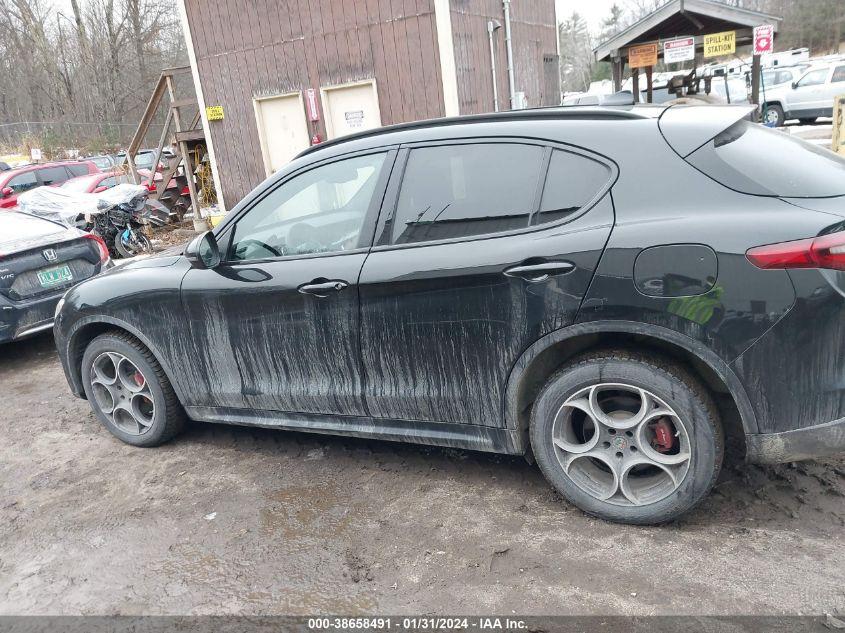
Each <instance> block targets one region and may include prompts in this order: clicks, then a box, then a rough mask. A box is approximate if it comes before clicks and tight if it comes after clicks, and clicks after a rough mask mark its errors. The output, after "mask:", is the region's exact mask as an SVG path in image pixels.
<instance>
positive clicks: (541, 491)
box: [0, 335, 845, 615]
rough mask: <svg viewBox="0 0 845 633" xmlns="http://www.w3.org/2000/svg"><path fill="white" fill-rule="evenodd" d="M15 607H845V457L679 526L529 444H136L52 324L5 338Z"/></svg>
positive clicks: (725, 489) (298, 439) (780, 476)
mask: <svg viewBox="0 0 845 633" xmlns="http://www.w3.org/2000/svg"><path fill="white" fill-rule="evenodd" d="M0 405H2V406H0V430H2V441H0V614H114V613H121V614H145V613H154V614H158V613H167V614H217V613H227V614H229V613H238V614H283V613H284V614H313V613H318V612H322V613H333V614H337V613H344V614H357V613H363V612H372V611H380V612H382V613H404V614H433V613H437V614H454V613H466V614H473V613H482V614H483V613H491V612H495V613H499V614H505V615H507V614H511V613H512V612H513V613H518V614H523V615H527V614H592V613H596V614H642V615H647V614H785V613H786V614H802V613H814V614H820V613H822V614H823V613H840V614H841V613H842V612H843V611H844V610H845V582H843V581H845V529H843V526H845V458H840V459H833V460H827V461H823V462H808V463H802V464H795V465H784V466H778V467H771V468H760V467H755V466H740V467H734V468H730V469H728V470H726V471H725V472H724V474H723V476H722V479H721V481H720V483H719V484H718V486H717V488H716V490H715V492H714V494H712V495H711V497H710V498H709V499H708V500H707V501H706V502H705V503H704V504H702V506H700V508H699V509H697V510H696V511H694V512H693V513H692V514H691V515H690V516H689V517H688V518H686V519H685V520H683V521H682V522H679V523H676V524H673V525H670V526H665V527H660V528H638V527H627V526H619V525H612V524H608V523H604V522H602V521H599V520H595V519H591V518H589V517H587V516H585V515H584V514H582V513H581V512H579V511H578V510H577V509H575V508H573V507H571V506H570V505H568V504H567V503H566V502H564V501H562V500H561V499H560V498H558V497H557V496H556V495H555V494H554V493H553V492H552V491H551V489H550V488H549V487H548V485H547V484H546V483H545V482H544V480H543V478H542V477H541V475H540V473H539V471H538V470H537V469H536V468H535V467H532V466H529V465H528V464H527V463H526V462H525V461H524V460H522V459H517V458H510V457H501V456H495V455H487V454H482V453H473V452H468V451H458V450H444V449H436V448H426V447H419V446H410V445H400V444H393V443H388V442H375V441H364V440H353V439H344V438H333V437H325V436H318V435H305V434H299V433H289V432H282V431H269V430H255V429H246V428H237V427H223V426H214V425H210V424H209V425H203V424H195V425H193V426H192V428H191V429H190V430H189V431H188V432H187V433H186V434H185V435H183V436H181V437H180V438H178V439H177V440H176V441H174V442H172V443H170V444H169V445H167V446H165V447H162V448H158V449H137V448H132V447H129V446H126V445H124V444H121V443H120V442H119V441H117V440H116V439H114V438H113V437H112V436H111V435H110V434H109V433H108V432H106V431H105V429H103V428H101V427H100V425H99V423H98V422H97V421H96V420H95V418H94V416H93V415H92V414H91V413H90V411H89V409H88V404H87V403H86V402H84V401H81V400H77V399H75V398H73V397H72V396H71V395H70V394H69V392H68V389H67V386H66V383H65V381H64V377H63V374H62V371H61V368H60V367H59V363H58V360H57V358H56V354H55V351H54V349H53V341H52V339H51V337H50V336H49V335H47V336H42V337H39V338H35V339H31V340H28V341H23V342H20V343H15V344H11V345H6V346H3V347H0Z"/></svg>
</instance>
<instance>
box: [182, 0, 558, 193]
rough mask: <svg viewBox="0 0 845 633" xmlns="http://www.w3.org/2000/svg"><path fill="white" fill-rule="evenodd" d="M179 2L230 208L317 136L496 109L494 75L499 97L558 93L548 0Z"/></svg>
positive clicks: (517, 102)
mask: <svg viewBox="0 0 845 633" xmlns="http://www.w3.org/2000/svg"><path fill="white" fill-rule="evenodd" d="M179 4H180V11H181V15H182V21H183V26H184V30H185V37H186V40H187V43H188V52H189V57H190V61H191V67H192V71H193V77H194V84H195V88H196V91H197V96H198V100H199V104H200V110H201V113H202V117H203V121H202V122H203V126H204V128H205V130H206V141H207V144H208V149H209V153H210V155H211V158H212V163H213V172H214V176H215V182H216V185H217V189H218V191H219V192H220V193H221V194H222V198H223V203H224V206H226V207H232V206H234V204H236V203H237V202H238V201H239V200H240V199H241V198H242V197H243V196H244V195H245V194H246V193H248V192H249V191H250V190H251V189H252V188H253V187H255V186H256V185H257V184H258V183H260V182H261V181H262V180H263V179H264V178H265V177H266V176H267V175H269V174H270V173H273V172H274V171H276V170H278V169H279V168H281V167H283V166H284V165H285V164H286V163H287V162H288V161H289V160H290V159H291V158H292V157H293V156H295V155H296V154H297V153H298V152H300V151H301V150H303V149H305V148H306V147H308V146H309V145H310V144H311V143H313V142H319V141H321V140H327V139H331V138H335V137H338V136H342V135H344V134H348V133H351V132H356V131H360V130H365V129H369V128H373V127H378V126H381V125H390V124H394V123H402V122H406V121H413V120H419V119H427V118H436V117H442V116H455V115H460V114H476V113H481V112H489V111H492V110H494V107H495V104H494V77H495V88H496V90H495V94H496V95H497V96H498V105H499V108H500V109H509V108H511V107H534V106H541V105H555V104H558V103H559V102H560V80H559V71H558V67H559V63H558V60H559V57H558V38H557V19H556V15H555V3H554V0H513V1H512V2H511V1H510V0H504V1H502V0H356V1H354V2H352V1H350V0H345V1H344V0H310V1H306V0H288V1H281V0H279V1H276V2H274V1H273V0H179ZM506 13H507V14H509V18H510V19H509V20H507V18H506ZM508 23H509V24H508ZM508 25H509V26H510V29H508V28H507V27H508ZM508 30H509V31H510V42H511V50H512V64H509V63H508V53H507V42H506V40H507V39H508V37H507V36H508ZM491 52H492V56H491ZM491 57H492V58H491ZM493 62H494V63H495V71H494V70H493ZM509 66H510V68H509ZM509 71H512V72H509ZM510 77H512V81H511V80H510ZM221 117H222V118H221Z"/></svg>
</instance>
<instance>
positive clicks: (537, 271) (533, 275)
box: [504, 262, 575, 283]
mask: <svg viewBox="0 0 845 633" xmlns="http://www.w3.org/2000/svg"><path fill="white" fill-rule="evenodd" d="M573 270H575V264H573V263H572V262H542V263H540V264H520V265H519V266H511V267H510V268H506V269H505V271H504V273H505V275H506V276H507V277H520V278H521V279H524V280H525V281H530V282H532V283H537V282H540V281H546V279H548V278H549V277H551V276H552V275H565V274H566V273H571V272H572V271H573Z"/></svg>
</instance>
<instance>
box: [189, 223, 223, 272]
mask: <svg viewBox="0 0 845 633" xmlns="http://www.w3.org/2000/svg"><path fill="white" fill-rule="evenodd" d="M185 257H187V258H188V261H189V262H191V265H193V266H194V267H195V268H217V266H219V265H220V247H219V246H218V245H217V239H216V238H215V237H214V233H212V232H211V231H206V232H205V233H203V234H202V235H199V236H197V237H195V238H194V240H193V241H192V242H191V243H190V244H188V248H186V249H185Z"/></svg>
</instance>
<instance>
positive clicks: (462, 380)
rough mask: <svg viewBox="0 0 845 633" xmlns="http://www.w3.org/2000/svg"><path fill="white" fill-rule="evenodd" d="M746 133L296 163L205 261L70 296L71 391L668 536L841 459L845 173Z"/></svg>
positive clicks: (731, 129)
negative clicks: (309, 435)
mask: <svg viewBox="0 0 845 633" xmlns="http://www.w3.org/2000/svg"><path fill="white" fill-rule="evenodd" d="M750 112H751V110H750V109H749V108H747V107H737V106H672V107H668V108H666V107H647V106H643V107H628V108H606V109H601V108H593V109H590V108H558V109H550V110H538V111H522V112H513V113H501V114H493V115H484V116H476V117H465V118H456V119H442V120H437V121H430V122H424V123H413V124H408V125H400V126H395V127H391V128H385V129H381V130H375V131H369V132H365V133H362V134H358V135H354V136H349V137H345V138H343V139H339V140H336V141H333V142H330V143H327V144H324V145H322V146H320V147H316V148H312V149H309V150H307V151H306V152H304V153H303V154H302V155H300V156H299V157H298V158H297V159H296V160H294V161H293V162H292V163H291V164H290V165H289V166H288V167H286V168H285V169H283V170H282V171H281V172H279V173H278V174H276V175H274V176H273V177H271V178H270V179H268V180H267V181H266V182H264V183H263V184H261V185H260V186H259V187H258V188H257V189H255V190H254V191H253V192H252V193H251V194H249V195H248V196H247V197H246V198H245V199H244V200H243V201H242V202H241V203H240V204H238V205H237V207H235V208H234V209H233V210H232V211H231V212H230V213H229V215H228V217H227V219H226V221H225V222H224V223H223V224H221V225H220V226H219V227H217V229H215V231H214V232H213V233H206V234H204V235H202V236H199V237H198V238H197V239H196V240H194V241H193V242H192V243H191V245H190V246H189V247H188V248H187V250H186V251H185V253H184V254H183V255H171V256H164V257H159V258H153V259H147V260H144V261H138V262H134V263H131V264H129V265H127V266H124V267H122V268H120V269H119V270H115V271H112V272H110V273H107V274H105V275H102V276H100V277H97V278H95V279H92V280H90V281H87V282H85V283H83V284H81V285H79V286H77V287H75V288H73V289H72V290H71V291H69V292H68V294H67V296H66V297H65V299H64V307H63V308H62V309H61V310H60V312H59V314H58V319H57V321H56V328H55V331H56V341H57V345H58V348H59V352H60V354H61V357H62V362H63V364H64V369H65V371H66V373H67V377H68V380H69V382H70V385H71V389H72V390H73V392H74V393H75V394H77V395H78V396H80V397H84V398H87V399H88V400H89V401H90V403H91V406H92V408H93V409H94V411H95V413H96V415H97V416H98V418H99V419H100V420H101V421H102V423H103V424H104V425H105V426H106V427H107V428H108V429H109V431H111V432H112V433H113V434H114V435H116V436H117V437H119V438H120V439H121V440H123V441H125V442H128V443H130V444H133V445H135V446H153V445H156V444H160V443H162V442H164V441H166V440H169V439H170V438H172V437H173V436H174V435H175V434H176V433H177V432H178V431H179V430H180V429H181V428H182V426H183V424H184V422H185V420H186V419H187V418H191V419H194V420H203V421H208V422H221V423H228V424H245V425H257V426H266V427H275V428H283V429H297V430H305V431H313V432H318V433H337V434H345V435H354V436H359V437H372V438H382V439H388V440H401V441H409V442H419V443H425V444H439V445H443V446H452V447H460V448H467V449H476V450H485V451H496V452H501V453H511V454H525V455H527V456H529V457H530V456H532V455H533V458H534V459H536V461H537V463H538V464H539V466H540V468H541V469H542V471H543V473H544V474H545V475H546V477H547V478H548V480H549V481H550V482H551V484H552V485H553V486H554V487H555V488H556V489H557V490H558V491H559V492H560V493H561V494H563V495H564V496H565V497H566V498H567V499H569V500H570V501H572V502H573V503H574V504H576V505H578V506H579V507H581V508H583V509H584V510H586V511H587V512H590V513H592V514H595V515H598V516H601V517H604V518H606V519H611V520H615V521H625V522H631V523H656V522H662V521H666V520H669V519H672V518H674V517H677V516H678V515H680V514H681V513H683V512H685V511H686V510H689V509H690V508H691V507H692V506H694V505H695V504H696V503H697V502H698V501H700V500H701V499H702V497H704V496H705V495H706V494H707V492H708V491H709V490H710V488H711V487H712V486H713V483H714V481H715V480H716V477H717V475H718V473H719V469H720V467H721V464H722V459H723V453H724V451H725V446H726V443H727V444H728V446H729V447H733V448H735V449H736V450H737V451H741V452H742V453H743V454H744V455H745V456H746V458H747V459H749V460H751V461H756V462H777V461H785V460H795V459H802V458H807V457H813V456H818V455H823V454H829V453H833V452H837V451H841V450H843V448H845V423H843V421H842V419H843V418H845V370H843V367H841V366H840V362H839V354H840V352H841V351H842V349H843V341H845V327H843V323H845V300H844V299H843V296H845V273H843V272H841V271H843V270H845V231H844V230H845V197H843V196H845V161H843V160H842V159H840V158H838V157H837V156H835V155H834V154H832V153H830V152H827V151H826V150H820V149H816V148H815V147H813V146H811V145H808V144H805V143H804V142H802V141H798V140H795V139H793V138H791V137H789V136H787V135H784V134H782V133H780V132H777V131H773V130H769V129H766V128H764V127H762V126H759V125H757V124H755V123H752V122H750V121H749V120H748V118H747V117H748V116H749V114H750Z"/></svg>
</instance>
